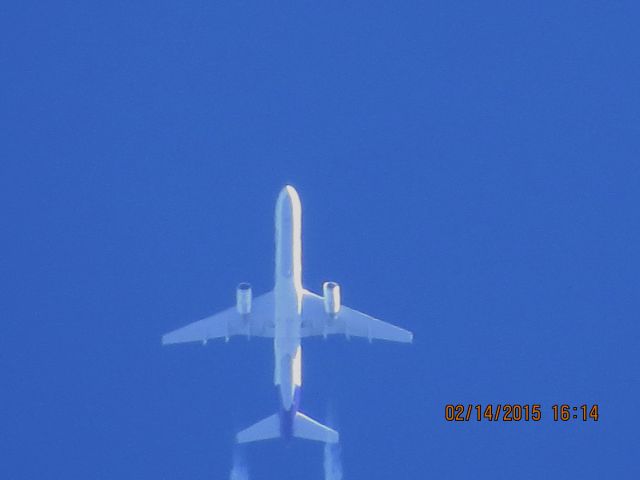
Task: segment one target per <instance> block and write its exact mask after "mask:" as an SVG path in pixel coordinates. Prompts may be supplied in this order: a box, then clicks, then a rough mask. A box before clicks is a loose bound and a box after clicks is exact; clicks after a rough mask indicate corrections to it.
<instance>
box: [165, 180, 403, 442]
mask: <svg viewBox="0 0 640 480" xmlns="http://www.w3.org/2000/svg"><path fill="white" fill-rule="evenodd" d="M301 221H302V209H301V206H300V200H299V198H298V194H297V192H296V191H295V189H294V188H293V187H290V186H287V187H285V188H284V189H283V190H282V191H281V192H280V195H279V197H278V202H277V204H276V269H275V287H274V289H273V290H272V291H270V292H268V293H265V294H263V295H259V296H257V297H255V298H252V294H251V287H250V286H249V284H246V283H242V284H240V285H239V286H238V289H237V292H236V305H235V306H234V307H230V308H228V309H226V310H223V311H222V312H220V313H217V314H215V315H212V316H210V317H206V318H203V319H202V320H198V321H196V322H193V323H191V324H189V325H187V326H185V327H182V328H179V329H177V330H174V331H173V332H170V333H167V334H166V335H164V336H163V337H162V343H163V344H164V345H167V344H174V343H185V342H202V343H206V342H207V341H208V340H212V339H216V338H225V339H226V340H228V339H229V338H230V337H232V336H237V335H243V336H248V337H252V336H255V337H267V338H273V339H274V354H275V369H274V383H275V385H276V386H277V387H278V389H279V392H280V400H281V402H280V403H281V404H280V412H279V413H277V414H274V415H271V416H269V417H266V418H265V419H263V420H261V421H259V422H258V423H256V424H254V425H253V426H251V427H249V428H247V429H245V430H243V431H242V432H240V433H239V434H238V435H237V440H238V442H240V443H246V442H254V441H259V440H267V439H271V438H279V437H288V438H291V437H295V438H304V439H309V440H316V441H321V442H326V443H336V442H338V439H339V435H338V432H336V431H334V430H332V429H331V428H329V427H326V426H325V425H322V424H320V423H318V422H317V421H315V420H313V419H311V418H309V417H307V416H306V415H304V414H303V413H301V412H299V411H298V404H299V399H300V388H301V386H302V348H301V345H300V340H301V339H302V338H304V337H311V336H323V337H327V336H328V335H345V336H346V337H352V336H353V337H363V338H367V339H369V340H373V339H378V340H388V341H393V342H406V343H410V342H411V341H412V339H413V335H412V334H411V332H409V331H407V330H404V329H403V328H400V327H396V326H395V325H391V324H390V323H386V322H383V321H382V320H378V319H376V318H373V317H371V316H369V315H366V314H364V313H361V312H359V311H357V310H354V309H352V308H349V307H347V306H345V305H341V302H340V287H339V286H338V285H337V284H335V283H333V282H326V283H325V284H324V285H323V295H322V296H321V295H317V294H315V293H312V292H310V291H308V290H305V289H304V288H303V287H302V281H301V276H302V258H301V257H302V254H301V250H302V249H301Z"/></svg>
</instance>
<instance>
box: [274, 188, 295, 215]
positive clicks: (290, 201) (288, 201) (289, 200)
mask: <svg viewBox="0 0 640 480" xmlns="http://www.w3.org/2000/svg"><path fill="white" fill-rule="evenodd" d="M277 204H278V210H281V209H282V208H283V207H285V206H286V207H288V208H291V207H293V205H299V204H300V197H299V196H298V192H296V189H295V188H293V187H292V186H291V185H287V186H286V187H284V188H283V189H282V190H280V194H279V195H278V202H277Z"/></svg>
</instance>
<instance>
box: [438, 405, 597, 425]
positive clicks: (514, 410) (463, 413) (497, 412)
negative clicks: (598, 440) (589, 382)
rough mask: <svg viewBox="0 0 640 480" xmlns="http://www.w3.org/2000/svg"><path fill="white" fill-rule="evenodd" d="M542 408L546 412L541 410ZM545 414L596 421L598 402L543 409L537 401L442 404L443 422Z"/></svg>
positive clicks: (557, 419) (508, 419) (563, 419)
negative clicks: (522, 402) (527, 402)
mask: <svg viewBox="0 0 640 480" xmlns="http://www.w3.org/2000/svg"><path fill="white" fill-rule="evenodd" d="M545 411H546V413H545ZM548 414H551V415H550V418H551V419H553V421H554V422H569V421H574V422H575V421H582V422H597V421H598V419H599V418H600V412H599V406H598V404H597V403H596V404H591V405H589V404H582V405H570V404H567V403H562V404H554V405H551V408H550V409H546V408H545V409H543V407H542V404H540V403H529V404H519V403H495V404H493V403H490V404H486V405H480V404H472V403H468V404H462V403H458V404H449V403H448V404H446V405H445V407H444V419H445V420H446V421H447V422H471V421H477V422H483V421H484V422H539V421H541V420H542V419H543V418H549V417H547V415H548Z"/></svg>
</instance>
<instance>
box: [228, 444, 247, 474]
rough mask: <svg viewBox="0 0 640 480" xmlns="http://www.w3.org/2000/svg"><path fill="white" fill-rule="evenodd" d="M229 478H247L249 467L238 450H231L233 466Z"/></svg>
mask: <svg viewBox="0 0 640 480" xmlns="http://www.w3.org/2000/svg"><path fill="white" fill-rule="evenodd" d="M229 480H249V469H248V468H247V464H246V462H245V461H244V458H243V455H242V454H241V453H240V451H239V450H236V451H235V452H233V466H232V467H231V473H230V475H229Z"/></svg>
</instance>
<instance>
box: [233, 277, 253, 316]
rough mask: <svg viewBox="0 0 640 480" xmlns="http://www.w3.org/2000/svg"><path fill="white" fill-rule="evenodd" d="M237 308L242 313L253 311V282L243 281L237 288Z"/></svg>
mask: <svg viewBox="0 0 640 480" xmlns="http://www.w3.org/2000/svg"><path fill="white" fill-rule="evenodd" d="M236 308H237V309H238V313H239V314H240V315H247V314H248V313H251V284H249V283H241V284H239V285H238V288H237V290H236Z"/></svg>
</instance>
